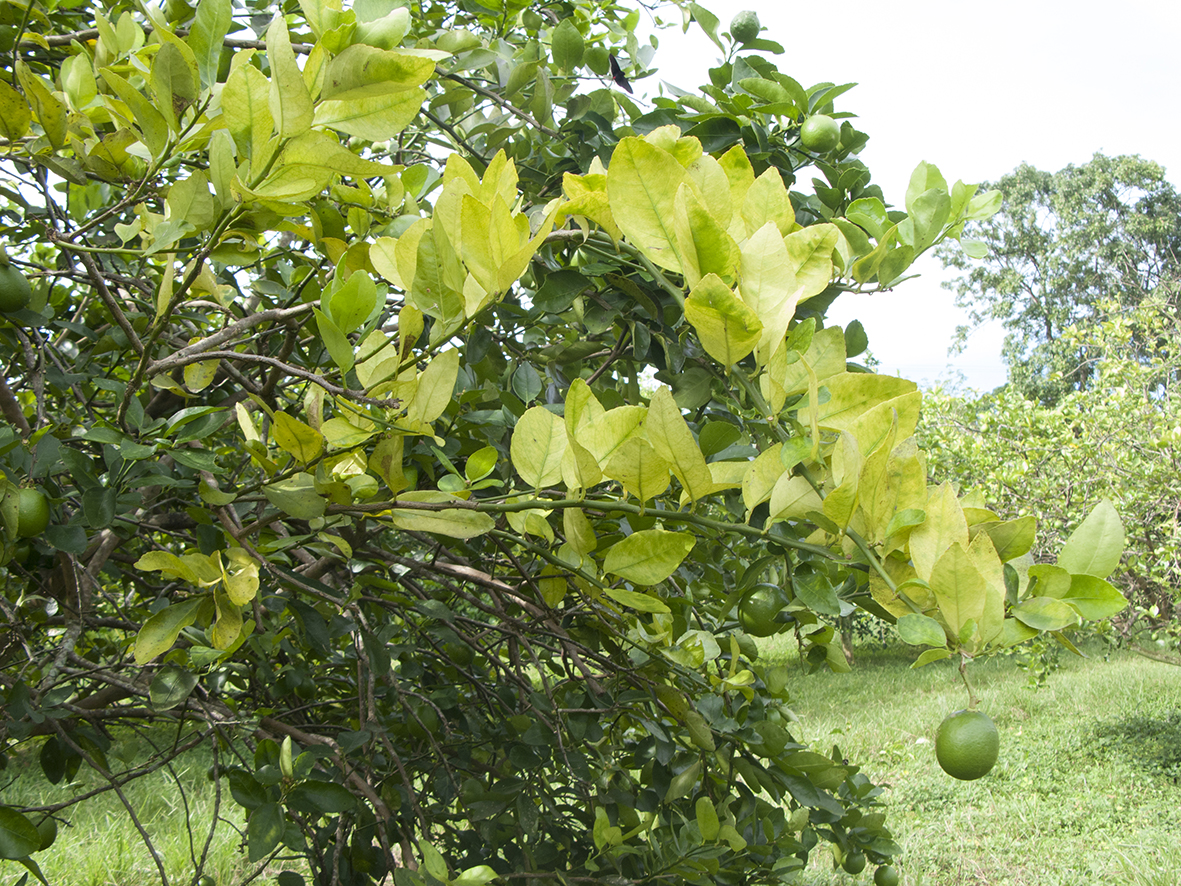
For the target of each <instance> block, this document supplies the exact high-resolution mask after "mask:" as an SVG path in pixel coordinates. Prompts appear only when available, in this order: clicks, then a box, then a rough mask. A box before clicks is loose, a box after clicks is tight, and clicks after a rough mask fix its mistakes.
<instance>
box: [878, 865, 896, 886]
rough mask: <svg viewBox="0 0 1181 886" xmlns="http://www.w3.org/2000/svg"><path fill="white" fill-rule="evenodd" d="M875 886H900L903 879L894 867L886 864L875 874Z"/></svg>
mask: <svg viewBox="0 0 1181 886" xmlns="http://www.w3.org/2000/svg"><path fill="white" fill-rule="evenodd" d="M873 882H874V886H898V884H899V883H900V882H901V878H900V877H899V876H898V871H897V870H896V869H895V868H894V866H893V865H888V864H884V865H882V866H881V867H880V868H878V869H877V870H876V871H874V872H873Z"/></svg>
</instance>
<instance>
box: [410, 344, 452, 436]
mask: <svg viewBox="0 0 1181 886" xmlns="http://www.w3.org/2000/svg"><path fill="white" fill-rule="evenodd" d="M458 377H459V351H458V350H456V349H455V348H450V349H449V350H446V351H444V352H443V353H441V354H439V355H438V356H437V357H435V358H434V359H433V360H431V362H430V363H428V364H427V367H426V369H424V370H423V371H422V374H421V375H420V376H419V377H418V390H417V391H416V393H415V395H414V400H413V401H412V402H411V404H410V406H409V408H408V409H407V412H406V415H407V418H408V419H409V420H410V421H411V423H414V422H421V423H422V424H429V423H430V422H432V421H434V420H435V419H437V418H438V417H439V416H440V415H442V414H443V413H444V412H445V411H446V410H447V407H448V406H450V405H451V400H452V396H453V395H454V393H455V381H456V379H457V378H458Z"/></svg>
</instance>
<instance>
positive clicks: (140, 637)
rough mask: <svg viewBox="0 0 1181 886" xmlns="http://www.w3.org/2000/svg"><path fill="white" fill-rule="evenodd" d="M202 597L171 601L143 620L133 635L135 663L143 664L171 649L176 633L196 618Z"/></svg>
mask: <svg viewBox="0 0 1181 886" xmlns="http://www.w3.org/2000/svg"><path fill="white" fill-rule="evenodd" d="M202 599H203V598H194V599H192V600H185V601H184V602H183V603H173V604H172V605H171V606H168V607H166V608H164V609H161V610H160V611H159V612H157V613H156V614H155V615H153V616H152V617H151V618H149V619H148V620H147V621H145V622H144V625H143V627H142V628H140V629H139V633H138V634H136V635H135V663H136V664H138V665H145V664H147V663H148V662H149V661H151V660H152V659H153V658H155V657H156V656H158V655H162V654H163V653H165V652H167V651H168V650H169V649H171V648H172V644H173V643H175V642H176V638H177V635H178V634H180V632H181V631H182V630H183V629H184V628H187V627H188V626H189V625H191V624H192V623H193V622H194V621H196V620H197V609H198V608H199V607H200V605H201V602H202Z"/></svg>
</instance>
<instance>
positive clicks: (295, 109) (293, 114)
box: [267, 15, 312, 138]
mask: <svg viewBox="0 0 1181 886" xmlns="http://www.w3.org/2000/svg"><path fill="white" fill-rule="evenodd" d="M267 60H268V61H269V62H270V63H271V84H270V95H269V96H268V104H269V106H270V109H271V117H272V118H273V119H274V121H275V123H276V124H278V130H279V136H280V137H281V138H291V137H293V136H297V135H300V134H301V133H306V132H307V131H308V130H309V129H310V128H311V126H312V97H311V96H310V95H309V94H308V87H307V84H306V83H304V80H303V73H302V72H301V71H300V70H299V66H298V65H297V64H296V63H295V52H294V50H292V48H291V35H290V34H289V33H288V32H287V22H286V21H284V19H283V17H282V16H281V15H276V16H275V18H274V20H273V21H272V22H271V24H270V26H269V27H268V28H267Z"/></svg>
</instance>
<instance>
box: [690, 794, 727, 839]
mask: <svg viewBox="0 0 1181 886" xmlns="http://www.w3.org/2000/svg"><path fill="white" fill-rule="evenodd" d="M694 808H695V810H696V812H697V827H698V829H699V830H700V831H701V839H703V840H704V841H705V842H707V843H712V842H713V841H714V840H716V839H717V838H718V831H719V830H720V829H721V824H720V823H719V821H718V811H717V810H716V809H715V808H714V804H713V801H712V800H710V798H709V797H698V798H697V803H696V805H695V807H694Z"/></svg>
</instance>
